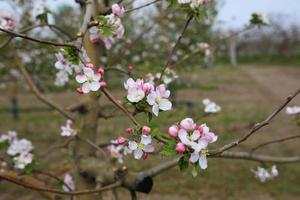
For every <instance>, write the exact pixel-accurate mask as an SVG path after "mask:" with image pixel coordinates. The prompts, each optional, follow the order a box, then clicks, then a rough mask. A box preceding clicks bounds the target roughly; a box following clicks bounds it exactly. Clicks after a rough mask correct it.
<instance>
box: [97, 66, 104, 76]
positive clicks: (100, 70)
mask: <svg viewBox="0 0 300 200" xmlns="http://www.w3.org/2000/svg"><path fill="white" fill-rule="evenodd" d="M98 73H99V74H101V76H103V75H104V69H103V68H102V67H100V68H99V69H98Z"/></svg>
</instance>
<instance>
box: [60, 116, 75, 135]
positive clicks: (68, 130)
mask: <svg viewBox="0 0 300 200" xmlns="http://www.w3.org/2000/svg"><path fill="white" fill-rule="evenodd" d="M72 125H73V121H72V120H70V119H68V120H67V122H66V125H64V126H61V133H60V135H61V136H66V137H70V136H75V135H76V134H77V132H76V130H74V129H73V128H72V127H71V126H72Z"/></svg>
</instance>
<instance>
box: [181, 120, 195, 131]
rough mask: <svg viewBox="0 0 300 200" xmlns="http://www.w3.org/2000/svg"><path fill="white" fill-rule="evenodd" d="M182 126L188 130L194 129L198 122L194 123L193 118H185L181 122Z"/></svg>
mask: <svg viewBox="0 0 300 200" xmlns="http://www.w3.org/2000/svg"><path fill="white" fill-rule="evenodd" d="M180 126H181V128H183V129H185V130H187V131H192V130H194V129H195V128H196V124H195V123H194V121H193V119H191V118H185V119H184V120H182V121H181V122H180Z"/></svg>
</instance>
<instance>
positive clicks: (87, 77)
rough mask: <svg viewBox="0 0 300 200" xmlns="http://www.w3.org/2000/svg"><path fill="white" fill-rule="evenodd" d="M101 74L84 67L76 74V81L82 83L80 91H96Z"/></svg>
mask: <svg viewBox="0 0 300 200" xmlns="http://www.w3.org/2000/svg"><path fill="white" fill-rule="evenodd" d="M100 79H101V74H100V73H99V72H95V71H94V70H93V69H91V68H88V67H84V68H83V73H80V74H77V75H76V81H77V82H78V83H82V87H81V88H82V92H83V93H89V92H90V91H94V92H95V91H97V90H99V88H100Z"/></svg>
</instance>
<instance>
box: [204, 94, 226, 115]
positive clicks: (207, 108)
mask: <svg viewBox="0 0 300 200" xmlns="http://www.w3.org/2000/svg"><path fill="white" fill-rule="evenodd" d="M202 103H203V105H204V112H206V113H217V112H219V111H220V110H221V107H220V106H219V105H218V104H216V103H215V102H213V101H211V100H210V99H207V98H206V99H203V100H202Z"/></svg>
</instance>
